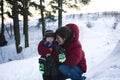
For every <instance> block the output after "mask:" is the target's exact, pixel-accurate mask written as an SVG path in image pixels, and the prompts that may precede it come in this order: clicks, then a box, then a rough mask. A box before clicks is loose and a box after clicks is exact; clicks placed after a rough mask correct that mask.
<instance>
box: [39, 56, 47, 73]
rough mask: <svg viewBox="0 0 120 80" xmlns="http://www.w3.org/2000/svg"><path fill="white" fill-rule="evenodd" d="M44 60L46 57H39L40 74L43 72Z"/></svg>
mask: <svg viewBox="0 0 120 80" xmlns="http://www.w3.org/2000/svg"><path fill="white" fill-rule="evenodd" d="M45 62H46V58H43V57H41V58H39V71H40V73H42V74H43V73H44V64H45Z"/></svg>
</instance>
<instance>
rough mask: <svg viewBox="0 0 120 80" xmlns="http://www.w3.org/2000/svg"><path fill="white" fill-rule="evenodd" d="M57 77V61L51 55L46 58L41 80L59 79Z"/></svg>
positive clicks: (58, 72)
mask: <svg viewBox="0 0 120 80" xmlns="http://www.w3.org/2000/svg"><path fill="white" fill-rule="evenodd" d="M59 77H60V71H59V63H57V62H56V61H55V60H54V58H53V56H52V55H51V56H49V57H47V58H46V63H45V65H44V74H43V80H59Z"/></svg>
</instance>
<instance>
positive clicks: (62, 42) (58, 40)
mask: <svg viewBox="0 0 120 80" xmlns="http://www.w3.org/2000/svg"><path fill="white" fill-rule="evenodd" d="M56 41H57V42H58V44H59V45H63V44H64V42H65V38H64V39H63V38H61V37H60V36H59V35H56Z"/></svg>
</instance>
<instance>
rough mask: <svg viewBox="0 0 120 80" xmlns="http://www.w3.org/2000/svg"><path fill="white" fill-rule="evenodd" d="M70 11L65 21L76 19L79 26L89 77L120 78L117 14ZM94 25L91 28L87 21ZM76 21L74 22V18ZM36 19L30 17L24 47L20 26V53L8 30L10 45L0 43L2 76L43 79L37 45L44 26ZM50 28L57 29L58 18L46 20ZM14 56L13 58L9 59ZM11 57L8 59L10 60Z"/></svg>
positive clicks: (3, 78)
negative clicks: (50, 20)
mask: <svg viewBox="0 0 120 80" xmlns="http://www.w3.org/2000/svg"><path fill="white" fill-rule="evenodd" d="M79 17H80V15H73V14H72V15H68V16H64V17H63V25H65V24H67V23H75V24H77V25H78V27H79V30H80V36H79V40H80V42H81V44H82V48H83V50H84V52H85V57H86V60H87V67H88V70H87V73H85V74H84V75H85V76H86V77H87V80H120V58H119V56H120V22H119V23H118V25H117V27H116V29H113V24H114V21H115V20H114V19H115V18H114V17H111V16H106V17H105V16H102V15H101V16H100V17H98V16H97V15H95V14H94V15H92V14H91V15H87V14H85V15H82V16H81V18H79ZM88 18H89V22H90V24H91V25H92V27H91V28H88V27H87V25H86V24H88ZM73 21H74V22H73ZM36 24H37V20H31V21H29V43H30V47H28V48H24V36H23V35H22V32H23V31H22V30H23V29H22V28H23V27H22V22H20V29H21V31H20V32H21V44H20V45H21V46H22V47H23V50H22V52H21V54H17V53H16V49H15V42H14V38H13V37H12V38H10V37H9V36H8V34H7V33H6V31H5V33H6V34H5V35H6V39H7V41H8V44H7V46H4V47H0V63H1V64H0V80H42V75H41V73H40V72H39V64H38V58H39V57H40V55H38V52H37V46H38V43H39V41H40V40H41V39H42V34H41V32H42V31H41V28H38V27H35V26H36ZM46 26H47V29H52V30H54V31H55V30H56V29H57V21H56V22H50V23H47V22H46ZM9 60H11V61H9ZM8 61H9V62H8Z"/></svg>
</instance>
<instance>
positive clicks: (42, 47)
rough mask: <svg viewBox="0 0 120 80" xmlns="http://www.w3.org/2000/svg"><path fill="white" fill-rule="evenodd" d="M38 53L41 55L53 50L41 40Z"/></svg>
mask: <svg viewBox="0 0 120 80" xmlns="http://www.w3.org/2000/svg"><path fill="white" fill-rule="evenodd" d="M38 53H39V55H41V56H46V54H48V53H51V51H50V50H49V48H47V47H45V46H44V45H43V41H40V43H39V44H38Z"/></svg>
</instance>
